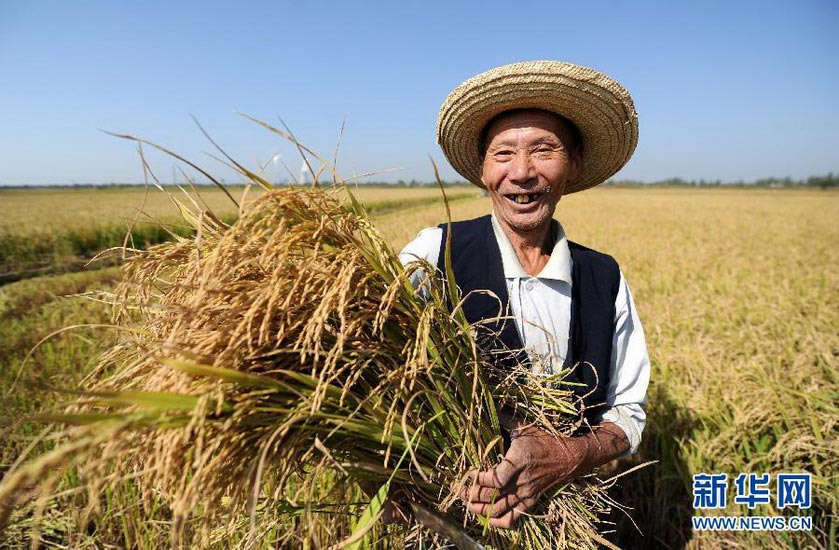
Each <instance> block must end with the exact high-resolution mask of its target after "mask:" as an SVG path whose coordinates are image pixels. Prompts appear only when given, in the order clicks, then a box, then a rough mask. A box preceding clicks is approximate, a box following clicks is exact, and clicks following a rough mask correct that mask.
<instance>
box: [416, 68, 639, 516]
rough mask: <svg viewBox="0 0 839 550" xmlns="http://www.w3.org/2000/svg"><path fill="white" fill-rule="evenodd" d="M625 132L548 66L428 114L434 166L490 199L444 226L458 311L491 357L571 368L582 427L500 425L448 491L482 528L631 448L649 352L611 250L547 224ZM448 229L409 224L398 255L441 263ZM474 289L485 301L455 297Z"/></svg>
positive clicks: (606, 101)
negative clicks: (501, 448) (502, 442)
mask: <svg viewBox="0 0 839 550" xmlns="http://www.w3.org/2000/svg"><path fill="white" fill-rule="evenodd" d="M637 137H638V124H637V116H636V113H635V108H634V106H633V103H632V99H631V98H630V96H629V94H628V93H627V91H626V90H625V89H624V88H623V87H621V86H620V85H619V84H618V83H617V82H615V81H614V80H612V79H611V78H609V77H607V76H606V75H604V74H602V73H599V72H597V71H594V70H592V69H588V68H585V67H579V66H576V65H572V64H569V63H561V62H556V61H534V62H526V63H515V64H512V65H506V66H503V67H498V68H495V69H492V70H490V71H488V72H485V73H483V74H480V75H478V76H476V77H474V78H471V79H469V80H467V81H466V82H464V83H463V84H461V85H460V86H458V87H457V88H455V90H454V91H452V93H451V94H450V95H449V97H448V98H447V99H446V101H445V102H444V103H443V106H442V108H441V109H440V115H439V119H438V121H437V140H438V143H439V144H440V146H441V147H442V149H443V152H444V153H445V155H446V158H448V160H449V162H450V163H451V164H452V166H453V167H454V168H455V170H457V171H458V172H459V173H460V174H461V175H463V176H464V177H465V178H466V179H467V180H469V181H471V182H472V183H474V184H475V185H477V186H478V187H481V188H483V189H486V190H487V191H488V192H489V195H490V197H491V198H492V214H490V215H487V216H484V217H481V218H476V219H473V220H468V221H462V222H455V223H453V224H452V225H451V229H450V230H451V262H452V269H453V271H454V274H455V279H456V281H457V285H458V287H459V288H460V290H461V292H462V295H463V296H467V295H468V298H467V299H466V301H465V303H464V305H463V308H464V312H465V314H466V317H467V319H468V320H469V322H470V323H473V324H475V326H476V327H477V330H478V331H479V332H478V338H479V343H480V345H481V347H482V349H483V350H484V351H485V352H487V353H491V354H493V355H492V356H493V357H497V358H498V359H497V360H499V361H502V362H504V361H507V362H509V361H516V362H521V361H525V362H527V363H529V364H530V366H531V368H532V369H534V370H535V371H536V372H544V373H552V372H558V371H559V370H562V369H568V368H572V367H573V370H572V371H571V373H570V375H569V376H568V377H567V378H566V379H567V380H569V381H572V382H576V383H578V385H576V386H574V391H575V393H576V395H577V397H578V404H579V405H580V409H581V412H582V413H583V414H584V416H585V419H586V420H587V421H588V425H589V428H588V429H586V430H580V431H579V432H578V433H577V434H575V435H574V436H573V437H566V438H556V437H554V436H551V435H549V434H547V433H546V432H544V431H542V430H540V429H538V428H536V427H534V426H529V425H523V424H522V423H521V422H517V421H516V420H515V418H513V417H509V418H507V419H506V426H507V428H508V429H509V430H510V438H511V444H510V446H509V448H508V451H507V454H506V455H505V457H504V459H503V460H502V462H501V463H500V464H498V465H497V466H495V467H494V468H491V469H489V470H487V471H480V472H477V471H476V472H472V478H473V481H474V483H473V484H472V486H471V487H470V488H469V489H468V490H466V491H465V492H464V494H463V495H462V496H463V499H464V501H465V502H466V505H467V507H468V509H469V510H471V511H472V512H474V513H476V514H480V515H486V516H489V517H490V524H491V525H494V526H499V527H512V526H513V524H514V522H515V520H516V518H517V517H518V516H519V515H521V514H522V513H523V512H525V511H526V510H527V509H528V508H530V507H531V506H533V504H535V502H536V501H537V499H538V498H539V496H540V495H542V494H543V493H544V492H545V491H547V490H548V489H550V488H551V487H553V486H554V485H556V484H559V483H565V482H569V481H571V480H573V479H575V478H576V477H578V476H580V475H582V474H584V473H587V472H588V471H589V470H591V469H592V468H594V467H597V466H599V465H601V464H604V463H606V462H608V461H610V460H612V459H614V458H617V457H620V456H622V455H629V454H632V453H634V452H635V451H636V450H637V448H638V445H639V443H640V441H641V433H642V431H643V429H644V423H645V419H646V417H645V414H644V410H643V405H644V403H645V400H646V390H647V382H648V380H649V358H648V355H647V348H646V343H645V341H644V332H643V330H642V328H641V323H640V321H639V320H638V314H637V312H636V310H635V305H634V303H633V301H632V295H631V294H630V292H629V287H628V286H627V283H626V281H625V279H624V277H623V274H622V273H621V271H620V269H619V268H618V265H617V263H616V262H615V260H614V259H613V258H612V257H611V256H607V255H606V254H602V253H600V252H596V251H594V250H591V249H589V248H586V247H584V246H581V245H579V244H576V243H574V242H572V241H569V240H567V239H566V236H565V231H564V230H563V228H562V226H561V225H560V224H559V223H558V222H557V221H554V220H553V214H554V210H555V209H556V205H557V202H558V201H559V200H560V198H561V197H562V196H563V195H565V194H568V193H576V192H578V191H582V190H584V189H588V188H590V187H593V186H595V185H597V184H599V183H601V182H603V181H604V180H606V179H607V178H609V177H610V176H611V175H613V174H614V173H615V172H617V171H618V170H619V169H620V168H621V167H622V166H623V165H624V164H626V162H627V161H628V160H629V158H630V156H631V155H632V152H633V150H634V149H635V144H636V142H637ZM616 221H618V220H616ZM448 230H449V229H448V226H447V224H443V225H440V226H439V227H433V228H426V229H423V230H422V231H421V232H420V233H419V235H418V236H417V238H416V239H414V240H413V241H412V242H411V243H409V244H408V245H407V246H406V247H405V248H404V250H403V251H402V253H401V254H400V258H401V259H402V261H403V262H404V263H407V262H410V261H412V260H414V259H415V258H417V257H419V258H424V259H425V260H427V261H428V262H430V263H431V264H432V265H435V266H439V267H440V268H441V269H442V266H443V258H444V248H445V246H444V245H445V242H446V237H447V235H446V234H447V231H448ZM615 230H617V231H619V230H620V228H619V227H616V228H615ZM475 290H489V291H491V292H492V294H493V295H489V294H488V293H486V292H480V293H478V292H475V293H472V294H469V293H470V292H472V291H475ZM499 306H500V307H499ZM505 350H506V351H505ZM510 350H518V351H517V352H516V351H510ZM522 354H524V355H522ZM575 365H576V367H575Z"/></svg>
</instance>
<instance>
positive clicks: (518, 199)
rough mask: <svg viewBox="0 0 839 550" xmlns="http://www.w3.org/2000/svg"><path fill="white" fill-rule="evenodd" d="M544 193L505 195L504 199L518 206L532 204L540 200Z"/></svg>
mask: <svg viewBox="0 0 839 550" xmlns="http://www.w3.org/2000/svg"><path fill="white" fill-rule="evenodd" d="M541 196H542V193H510V194H507V195H504V198H506V199H508V200H511V201H513V202H514V203H516V204H530V203H531V202H535V201H537V200H539V197H541Z"/></svg>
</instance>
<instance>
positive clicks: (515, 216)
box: [481, 110, 580, 233]
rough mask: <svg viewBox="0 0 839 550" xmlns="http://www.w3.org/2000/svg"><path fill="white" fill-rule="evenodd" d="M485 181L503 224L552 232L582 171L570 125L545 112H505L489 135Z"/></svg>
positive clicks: (514, 228) (488, 129)
mask: <svg viewBox="0 0 839 550" xmlns="http://www.w3.org/2000/svg"><path fill="white" fill-rule="evenodd" d="M484 143H486V144H487V146H486V152H485V154H484V159H483V165H482V171H481V181H483V183H484V185H485V186H486V188H487V190H488V191H489V194H490V196H491V197H492V202H493V206H494V210H495V215H496V217H497V218H498V219H499V221H500V222H501V224H502V225H504V226H507V228H508V229H511V230H513V231H515V232H517V233H527V232H531V231H534V230H539V229H546V228H547V227H549V225H550V221H551V218H552V217H553V214H554V210H556V204H557V202H559V199H560V197H562V193H563V192H564V191H565V186H566V184H567V183H568V181H569V180H571V179H572V178H574V177H576V175H577V174H578V173H579V170H580V156H579V154H578V153H577V150H578V146H577V143H575V139H574V130H573V128H572V127H571V125H570V123H568V122H567V121H565V120H564V119H562V118H560V117H559V116H557V115H555V114H553V113H550V112H547V111H541V110H520V111H512V112H510V113H502V114H501V115H499V116H498V117H496V118H495V119H493V121H492V122H491V123H490V125H489V127H488V128H487V131H486V139H485V141H484Z"/></svg>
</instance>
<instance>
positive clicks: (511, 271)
mask: <svg viewBox="0 0 839 550" xmlns="http://www.w3.org/2000/svg"><path fill="white" fill-rule="evenodd" d="M492 231H493V232H494V233H495V240H496V241H498V248H499V249H500V250H501V263H502V265H503V266H504V278H506V279H516V278H523V279H529V278H530V275H528V273H527V272H526V271H525V270H524V268H523V267H522V266H521V263H519V259H518V256H516V251H515V250H513V245H512V244H510V239H508V238H507V234H506V233H504V229H502V227H501V223H500V222H499V221H498V219H497V218H496V217H495V213H493V214H492ZM551 236H552V237H553V239H554V247H553V251H552V252H551V257H550V259H549V260H548V263H547V264H545V267H543V268H542V271H540V272H539V274H538V275H537V276H536V277H538V278H539V279H553V280H557V281H565V282H567V283H569V284H570V283H571V250H570V249H569V248H568V240H567V239H566V238H565V230H564V229H563V228H562V225H560V223H559V222H558V221H556V220H551Z"/></svg>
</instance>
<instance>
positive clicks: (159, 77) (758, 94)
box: [0, 0, 839, 184]
mask: <svg viewBox="0 0 839 550" xmlns="http://www.w3.org/2000/svg"><path fill="white" fill-rule="evenodd" d="M837 29H839V3H837V2H835V0H834V1H829V0H824V1H816V0H812V1H809V0H802V1H798V2H792V1H787V2H772V1H760V2H751V1H744V2H730V1H728V2H713V1H707V2H617V1H610V0H601V1H599V2H557V1H552V2H545V1H542V2H531V1H528V0H523V1H517V2H509V1H508V2H470V3H465V2H463V3H456V2H430V1H427V2H410V1H400V2H396V1H392V2H377V1H368V2H360V1H359V2H326V1H322V0H297V1H275V2H267V1H265V2H247V1H239V2H236V3H235V4H234V3H233V2H177V3H176V2H156V1H144V2H115V1H110V2H109V1H101V2H95V1H74V2H67V1H65V2H50V1H42V2H30V1H14V0H0V184H27V183H70V182H109V181H132V182H133V181H141V179H142V171H141V169H140V164H139V162H138V160H137V155H136V153H135V151H134V148H133V147H132V145H131V144H130V143H128V142H126V141H123V140H118V139H115V138H113V137H110V136H107V135H105V134H103V133H101V132H99V131H98V130H97V129H98V128H104V129H108V130H113V131H116V132H124V133H131V134H135V135H139V136H143V137H146V138H148V139H151V140H153V141H156V142H158V143H161V144H163V145H166V146H167V147H170V148H172V149H174V150H177V151H178V152H181V153H183V154H185V155H187V156H189V157H190V158H193V159H196V160H199V161H200V163H201V164H202V165H203V166H206V167H208V168H211V169H212V172H214V173H218V174H220V175H222V176H227V177H228V179H229V180H232V179H233V178H232V177H231V176H230V173H229V172H227V171H226V169H224V168H223V167H221V166H220V165H218V164H217V163H216V162H215V161H213V160H211V159H210V158H209V157H207V156H206V155H204V151H208V150H210V146H209V144H208V143H207V142H206V141H205V139H204V138H203V136H202V135H201V134H200V132H199V131H198V129H197V128H196V127H195V125H194V123H193V122H192V120H191V118H190V114H194V115H195V116H196V117H197V118H198V119H199V120H200V121H201V123H202V124H203V125H204V127H205V128H206V129H207V130H208V132H210V134H211V135H212V136H213V137H214V138H215V139H216V140H217V141H218V142H219V143H220V144H222V145H223V146H224V147H225V148H226V149H227V150H228V151H229V152H230V153H231V154H232V155H234V156H235V157H236V158H237V159H239V160H240V161H242V162H243V163H245V164H248V165H251V166H254V165H256V164H258V163H259V162H260V161H263V162H264V161H266V160H268V159H270V158H271V157H272V155H273V154H274V153H276V152H280V153H281V154H282V157H283V159H284V160H285V161H286V162H287V163H288V164H289V165H290V166H291V167H292V170H294V171H297V170H298V169H299V165H300V161H299V157H297V156H295V154H294V152H293V151H292V150H291V149H290V148H289V147H288V146H286V145H283V144H282V143H281V142H280V141H279V140H278V139H276V138H275V137H274V136H272V135H271V134H270V133H267V132H266V131H265V130H263V129H261V128H259V127H257V126H256V125H254V124H253V123H251V122H248V121H247V120H245V119H243V118H242V117H240V116H238V115H237V114H236V113H238V112H241V113H248V114H251V115H253V116H256V117H258V118H261V119H264V120H266V121H269V122H274V123H276V122H277V117H278V116H280V117H282V118H283V120H285V122H286V123H287V124H288V125H289V126H290V127H291V129H292V130H293V131H294V132H295V134H296V135H297V136H298V138H299V139H300V140H301V141H303V142H304V143H306V144H308V145H310V146H311V147H312V148H314V149H316V150H318V151H322V152H324V153H325V154H326V155H327V156H329V157H331V156H332V152H333V150H334V147H335V141H336V138H337V134H338V129H339V127H340V125H341V122H342V120H344V118H346V129H345V132H344V138H343V142H342V146H341V150H340V154H339V159H338V168H339V171H340V172H341V173H342V174H343V175H344V176H351V175H353V174H359V173H364V172H369V171H376V170H383V169H388V168H394V167H399V168H401V170H400V171H398V172H392V173H387V174H382V175H380V176H379V177H378V178H376V179H380V180H390V181H395V180H398V179H404V180H410V179H418V180H428V179H430V178H431V175H432V171H431V166H430V162H429V160H428V155H431V156H432V157H433V158H434V159H435V160H437V161H438V162H439V163H440V164H441V165H442V167H443V168H442V176H443V177H444V178H446V179H454V178H455V177H456V175H455V173H454V172H453V171H452V170H451V169H450V168H449V167H448V165H446V164H445V160H444V158H443V156H442V153H441V152H440V151H439V148H438V147H437V145H436V144H435V142H434V124H435V121H436V117H437V110H438V108H439V106H440V104H441V102H442V101H443V99H444V98H445V97H446V95H447V94H448V93H449V91H450V90H451V89H452V88H453V87H454V86H456V85H457V84H458V83H460V82H461V81H463V80H465V79H466V78H468V77H470V76H472V75H474V74H477V73H479V72H481V71H484V70H487V69H489V68H491V67H494V66H497V65H501V64H505V63H510V62H514V61H522V60H532V59H559V60H565V61H571V62H574V63H578V64H581V65H587V66H591V67H594V68H597V69H599V70H602V71H604V72H606V73H607V74H609V75H610V76H612V77H614V78H615V79H617V80H618V81H619V82H621V83H622V84H623V85H624V86H625V87H626V88H627V89H629V91H630V92H631V93H632V95H633V98H634V100H635V103H636V107H637V108H638V112H639V121H640V140H639V145H638V149H637V150H636V153H635V156H634V157H633V159H632V160H631V161H630V163H629V164H628V165H627V166H626V167H625V168H624V169H623V170H622V171H621V172H620V173H619V174H618V177H620V178H631V179H640V180H645V181H654V180H657V179H663V178H667V177H671V176H672V177H675V176H679V177H683V178H687V179H692V178H695V179H699V178H705V179H722V180H725V181H733V180H739V179H743V180H746V181H748V180H753V179H755V178H760V177H767V176H791V177H794V178H798V177H806V176H809V175H813V174H821V173H826V172H829V171H834V172H836V171H839V160H838V159H839V154H837V152H838V151H839V108H837V102H836V98H835V97H836V93H837V90H839V47H837V45H836V40H835V33H836V31H837ZM150 160H151V161H152V166H153V167H154V168H155V170H156V171H157V172H158V174H159V176H160V177H161V179H163V180H167V181H168V180H171V179H172V168H173V163H172V162H171V161H169V160H167V159H164V158H161V157H159V156H150ZM268 175H269V177H272V178H273V179H279V178H280V177H282V176H283V174H282V173H281V168H280V167H279V166H274V165H270V166H269V167H268Z"/></svg>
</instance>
